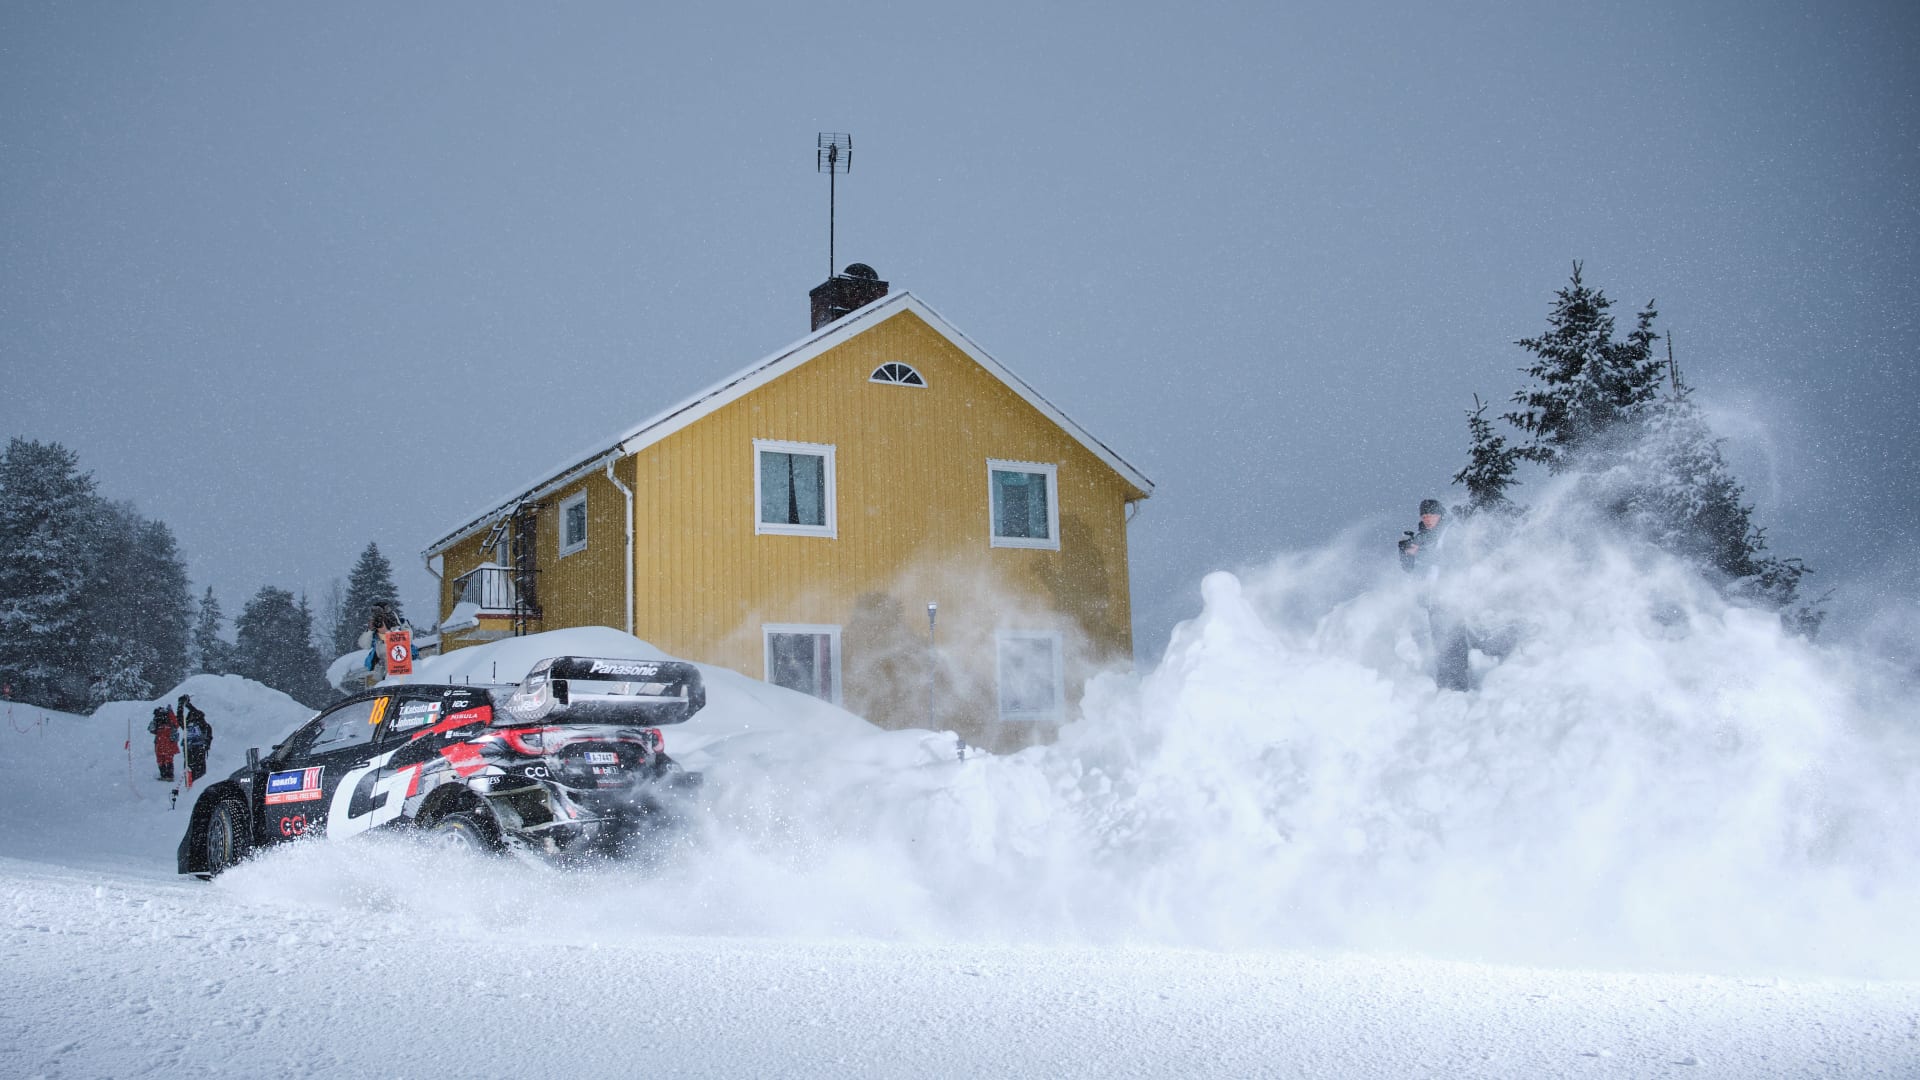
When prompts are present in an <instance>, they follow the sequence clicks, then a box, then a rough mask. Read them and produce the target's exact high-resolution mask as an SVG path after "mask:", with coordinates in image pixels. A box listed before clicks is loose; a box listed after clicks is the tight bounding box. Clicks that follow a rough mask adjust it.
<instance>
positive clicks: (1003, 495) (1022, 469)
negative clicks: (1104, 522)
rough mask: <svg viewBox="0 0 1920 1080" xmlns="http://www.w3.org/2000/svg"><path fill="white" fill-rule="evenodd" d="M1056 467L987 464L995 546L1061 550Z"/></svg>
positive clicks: (1027, 464)
mask: <svg viewBox="0 0 1920 1080" xmlns="http://www.w3.org/2000/svg"><path fill="white" fill-rule="evenodd" d="M1056 470H1057V466H1054V465H1035V464H1031V463H1029V462H1023V461H989V462H987V479H988V492H987V495H988V499H989V504H990V506H991V507H992V509H991V513H992V514H993V540H992V545H993V546H994V547H1023V548H1047V549H1048V550H1051V551H1059V550H1060V530H1059V528H1058V526H1057V522H1058V521H1059V518H1060V506H1059V496H1058V495H1057V493H1056V492H1055V491H1054V488H1055V484H1054V479H1055V474H1056Z"/></svg>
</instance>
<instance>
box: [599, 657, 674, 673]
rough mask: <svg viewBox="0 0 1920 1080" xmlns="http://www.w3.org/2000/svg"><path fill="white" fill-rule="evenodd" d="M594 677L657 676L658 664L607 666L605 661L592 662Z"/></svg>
mask: <svg viewBox="0 0 1920 1080" xmlns="http://www.w3.org/2000/svg"><path fill="white" fill-rule="evenodd" d="M593 673H594V674H595V675H658V674H659V673H660V665H659V664H609V663H607V662H606V661H605V660H595V661H594V662H593Z"/></svg>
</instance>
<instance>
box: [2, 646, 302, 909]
mask: <svg viewBox="0 0 1920 1080" xmlns="http://www.w3.org/2000/svg"><path fill="white" fill-rule="evenodd" d="M181 694H187V695H190V696H191V697H192V698H193V703H194V704H195V705H197V706H199V708H200V710H201V711H202V712H204V713H206V714H207V722H208V723H209V724H211V725H212V726H213V749H212V750H211V751H210V752H209V753H208V755H207V773H208V775H209V776H212V777H222V776H225V775H227V774H228V773H230V772H232V771H233V770H235V769H237V768H239V767H240V766H241V765H242V764H244V763H245V762H246V755H247V748H248V747H249V746H258V747H261V748H263V749H264V748H266V747H270V746H272V745H273V744H274V743H275V742H277V741H278V740H279V739H281V738H283V737H284V736H286V735H287V733H288V732H291V731H292V730H293V729H294V728H296V727H298V726H299V725H300V724H301V723H303V722H304V721H305V720H306V719H307V718H308V717H311V716H312V715H313V713H314V710H312V709H309V708H307V707H306V706H305V705H302V704H300V703H299V702H297V701H295V700H293V699H292V698H290V697H288V696H287V695H285V694H283V693H281V692H280V691H278V690H274V689H272V688H270V687H267V686H263V685H261V684H260V683H257V682H254V681H252V680H250V679H243V678H241V677H240V676H238V675H194V676H191V677H189V678H188V679H186V680H185V681H184V682H182V683H181V684H180V685H178V686H176V687H174V688H173V689H171V690H169V691H167V692H166V693H165V694H164V695H162V696H160V697H158V698H155V699H154V700H152V701H110V702H107V703H106V704H104V705H102V706H100V707H99V708H98V709H95V710H94V712H93V715H91V716H77V715H74V714H72V713H62V712H55V711H53V710H51V709H39V708H35V707H33V706H30V705H20V704H15V705H11V706H10V707H9V713H10V717H9V720H10V723H9V724H8V726H7V727H6V728H0V739H4V740H5V744H4V746H5V753H4V754H3V755H0V852H4V853H6V854H8V855H16V856H24V857H28V858H36V859H39V858H53V859H57V860H59V861H62V862H69V863H108V862H118V861H124V860H125V859H127V858H128V857H131V858H132V859H133V860H134V861H136V862H138V863H139V864H141V865H143V866H151V867H153V868H155V869H156V870H158V871H163V872H165V873H169V874H171V873H172V872H173V868H174V848H175V846H177V845H178V844H179V842H180V836H181V834H182V832H183V831H184V830H185V828H186V814H185V810H184V807H185V806H186V805H187V803H188V802H189V801H190V799H191V798H192V794H191V793H190V792H187V791H186V790H185V784H184V778H185V772H184V769H182V768H180V767H179V766H180V763H179V762H178V761H176V769H175V776H176V777H178V778H180V781H181V782H178V783H168V782H163V781H161V780H159V779H158V775H159V773H158V769H157V767H156V764H155V761H154V756H153V736H151V735H149V734H148V733H147V721H149V720H151V719H152V718H153V710H154V708H155V706H158V705H167V706H171V705H173V703H174V702H175V701H176V700H177V699H178V698H179V696H180V695H181ZM176 788H179V789H181V795H180V797H179V799H178V800H177V801H178V804H179V808H178V809H170V808H169V807H170V805H171V804H172V803H174V802H175V800H173V799H172V798H171V796H170V793H171V792H172V791H173V790H174V789H176Z"/></svg>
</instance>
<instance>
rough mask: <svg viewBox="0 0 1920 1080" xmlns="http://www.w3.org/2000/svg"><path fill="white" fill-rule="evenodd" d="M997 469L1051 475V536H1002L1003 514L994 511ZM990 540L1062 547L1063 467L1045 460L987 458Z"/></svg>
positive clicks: (1012, 544)
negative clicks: (1061, 468) (1061, 476)
mask: <svg viewBox="0 0 1920 1080" xmlns="http://www.w3.org/2000/svg"><path fill="white" fill-rule="evenodd" d="M997 472H1021V473H1039V474H1042V475H1044V476H1045V477H1046V478H1047V534H1048V535H1047V538H1046V539H1044V540H1035V539H1033V538H1032V537H1027V536H1001V535H1000V534H999V533H998V532H996V531H995V530H997V529H998V528H999V524H1000V523H999V520H998V519H999V515H998V514H996V513H994V506H993V494H994V493H993V474H994V473H997ZM987 541H988V544H989V546H991V547H1003V548H1035V549H1039V550H1042V551H1059V550H1060V466H1058V465H1054V464H1050V463H1048V462H1042V461H1005V460H1002V459H999V458H988V459H987Z"/></svg>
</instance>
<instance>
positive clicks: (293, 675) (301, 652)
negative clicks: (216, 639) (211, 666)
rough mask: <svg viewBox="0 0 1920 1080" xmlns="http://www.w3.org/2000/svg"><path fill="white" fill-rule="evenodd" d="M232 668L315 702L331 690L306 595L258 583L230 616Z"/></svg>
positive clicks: (305, 701)
mask: <svg viewBox="0 0 1920 1080" xmlns="http://www.w3.org/2000/svg"><path fill="white" fill-rule="evenodd" d="M233 667H234V673H235V674H238V675H242V676H245V677H246V678H249V679H252V680H253V681H255V682H258V683H264V684H266V685H267V686H271V687H273V688H274V689H275V690H279V691H281V692H282V693H284V694H286V695H287V696H289V697H291V698H293V699H294V700H295V701H298V702H300V703H301V704H303V705H307V706H311V707H313V708H318V707H320V706H321V705H322V704H324V703H325V702H326V700H327V698H328V697H329V696H330V691H329V689H328V687H327V675H326V664H325V662H323V661H322V660H321V659H320V653H319V651H318V650H317V649H315V648H314V645H313V614H312V612H311V611H310V610H309V609H308V607H307V602H306V598H305V597H302V598H300V600H299V601H298V602H297V603H296V602H295V600H294V597H293V594H292V593H290V592H288V591H286V590H285V589H276V588H274V587H272V586H271V585H268V586H262V587H261V589H260V591H259V592H257V593H255V594H254V596H253V599H251V600H249V601H247V606H246V608H245V610H243V611H242V612H241V613H240V617H239V618H238V619H236V620H234V656H233Z"/></svg>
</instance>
